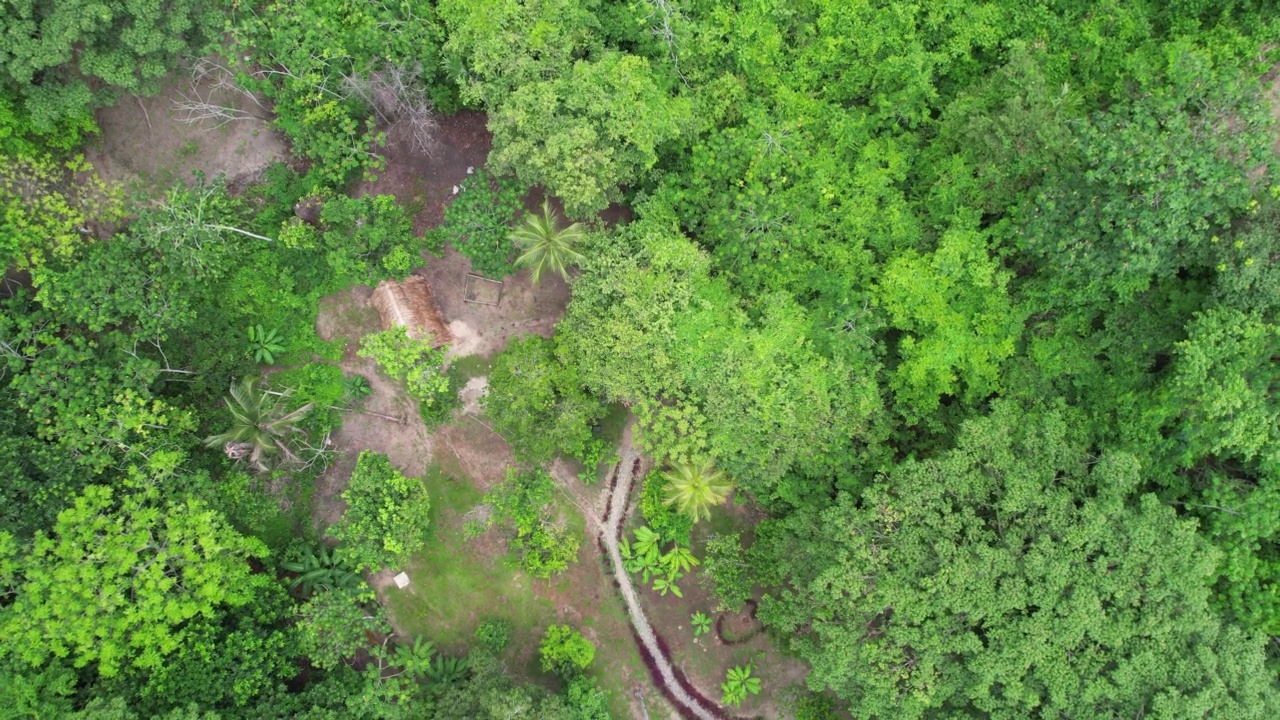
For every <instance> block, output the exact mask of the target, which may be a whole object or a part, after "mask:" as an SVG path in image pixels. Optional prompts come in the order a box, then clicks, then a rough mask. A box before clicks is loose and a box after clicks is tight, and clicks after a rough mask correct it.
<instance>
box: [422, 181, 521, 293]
mask: <svg viewBox="0 0 1280 720" xmlns="http://www.w3.org/2000/svg"><path fill="white" fill-rule="evenodd" d="M527 190H528V187H527V186H526V185H523V184H521V183H520V182H518V181H516V180H513V179H509V178H499V177H495V176H493V175H491V174H489V173H488V172H487V171H485V170H484V169H483V168H482V169H479V170H477V171H476V172H475V174H474V175H472V176H470V177H468V178H467V179H466V180H463V181H462V183H461V184H459V186H458V194H457V195H456V196H455V197H454V198H453V202H451V203H449V206H448V207H446V208H445V210H444V222H443V223H441V224H440V226H439V227H438V228H435V229H433V230H431V232H430V233H429V234H428V236H429V237H431V238H433V239H435V241H436V242H440V243H443V242H448V243H449V244H451V245H453V246H454V247H455V248H456V249H457V250H458V252H460V253H462V254H463V255H465V256H466V257H467V259H468V260H470V261H471V269H472V270H473V271H475V272H477V273H479V274H481V275H484V276H485V277H489V278H494V279H498V278H502V277H506V276H507V275H510V274H511V273H513V272H515V266H514V265H512V261H513V259H514V256H515V251H516V248H515V244H514V243H512V242H511V238H510V234H511V224H512V223H514V222H515V219H516V212H517V211H518V210H519V209H520V197H521V196H523V195H524V194H525V192H526V191H527Z"/></svg>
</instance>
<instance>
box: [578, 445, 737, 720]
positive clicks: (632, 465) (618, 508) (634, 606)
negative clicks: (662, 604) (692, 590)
mask: <svg viewBox="0 0 1280 720" xmlns="http://www.w3.org/2000/svg"><path fill="white" fill-rule="evenodd" d="M630 435H631V433H630V432H627V433H624V435H623V442H622V445H621V446H620V447H619V453H618V454H619V457H620V460H619V461H618V469H617V478H616V481H615V483H614V486H613V492H612V494H611V496H610V497H609V515H608V516H607V517H606V518H605V522H604V529H603V534H602V540H603V541H604V546H605V550H606V551H607V552H608V553H609V561H610V564H611V565H612V566H613V577H614V580H615V581H616V582H617V584H618V588H619V590H620V591H621V592H622V599H623V600H624V601H625V602H626V604H627V614H628V615H629V616H630V617H631V626H632V627H633V628H634V629H635V633H636V637H637V638H639V640H640V642H641V643H642V644H643V645H644V649H645V650H646V651H647V653H648V655H649V657H651V658H653V664H654V667H655V668H656V669H657V671H658V675H659V677H660V678H661V680H662V684H663V686H664V688H663V689H664V690H665V692H666V693H667V695H668V696H669V697H671V698H673V699H674V700H675V701H676V702H677V703H678V704H679V705H681V706H683V707H684V708H685V709H686V710H687V711H688V712H691V713H693V715H694V717H697V718H699V720H719V718H720V717H721V716H720V714H719V713H718V712H717V709H716V708H708V707H706V706H705V705H704V704H703V702H702V701H701V700H700V699H698V698H695V697H693V696H691V695H690V694H689V693H687V692H685V689H684V687H682V686H681V684H680V682H679V680H677V679H676V673H675V669H674V668H672V667H671V659H670V658H669V657H668V656H667V652H666V649H665V648H664V647H663V646H662V644H661V643H659V642H658V637H657V635H656V634H654V632H653V627H652V626H650V625H649V618H648V617H646V616H645V612H644V608H642V607H641V606H640V598H639V597H638V596H637V595H636V589H635V586H633V585H632V584H631V574H630V573H628V572H627V570H626V568H625V567H623V565H622V552H621V551H620V550H619V549H618V537H619V536H620V534H621V532H622V522H623V519H624V518H625V517H626V510H627V504H628V501H629V498H630V497H631V486H632V485H634V484H635V476H636V472H635V470H636V468H637V467H638V466H639V465H640V454H639V453H637V452H636V451H635V450H634V449H633V448H632V447H631V442H630Z"/></svg>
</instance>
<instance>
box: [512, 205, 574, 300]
mask: <svg viewBox="0 0 1280 720" xmlns="http://www.w3.org/2000/svg"><path fill="white" fill-rule="evenodd" d="M584 236H585V230H584V228H583V227H582V224H581V223H570V224H569V226H568V227H563V228H560V229H558V230H557V229H556V218H555V214H554V213H553V212H552V210H551V202H550V201H548V200H546V199H543V201H542V213H541V214H535V213H529V215H528V217H526V218H525V219H524V222H523V223H521V224H520V226H519V227H517V228H516V229H515V230H513V231H512V232H511V241H512V242H514V243H515V244H516V245H517V246H519V247H521V248H524V253H522V254H521V255H520V257H518V258H516V264H517V265H521V266H523V267H527V268H529V269H530V277H531V278H532V279H533V282H534V283H535V284H536V283H537V282H538V279H539V278H541V277H542V273H543V271H545V270H550V271H552V272H554V273H556V274H558V275H559V276H560V277H562V278H564V279H565V280H566V281H568V280H569V267H568V266H569V265H576V264H578V263H581V262H582V261H583V259H584V258H583V257H582V254H581V253H579V252H578V251H577V250H575V249H574V246H575V245H577V244H579V243H581V242H582V239H583V237H584Z"/></svg>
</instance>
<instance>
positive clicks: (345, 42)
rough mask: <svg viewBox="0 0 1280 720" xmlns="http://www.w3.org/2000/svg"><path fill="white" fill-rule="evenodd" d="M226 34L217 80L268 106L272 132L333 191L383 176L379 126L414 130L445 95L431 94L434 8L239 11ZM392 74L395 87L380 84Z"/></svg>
mask: <svg viewBox="0 0 1280 720" xmlns="http://www.w3.org/2000/svg"><path fill="white" fill-rule="evenodd" d="M229 31H230V32H229V39H230V42H229V43H226V44H225V45H224V46H223V47H222V48H221V50H222V53H223V55H224V59H225V66H223V67H221V68H219V69H217V70H216V72H218V73H221V74H232V75H233V76H234V78H235V81H236V82H237V84H239V85H240V86H242V87H245V88H247V89H250V90H254V91H257V92H261V93H262V94H264V95H265V96H266V97H267V98H269V99H270V100H271V101H272V110H273V111H274V114H275V116H276V117H275V124H276V126H277V127H279V128H280V129H281V130H282V131H284V133H285V134H286V135H288V136H289V139H290V141H291V142H292V145H293V151H294V152H295V153H296V154H298V155H300V156H303V157H306V158H308V159H309V160H311V161H312V163H314V168H313V172H314V173H315V175H316V176H317V177H319V178H322V179H323V181H324V182H325V183H326V184H327V185H329V186H330V187H339V188H340V187H344V186H345V185H346V183H347V182H348V181H350V180H351V179H352V178H353V177H355V176H357V175H359V174H361V173H364V174H366V175H368V174H369V173H372V172H375V171H377V170H379V169H381V167H382V166H383V160H382V158H381V157H380V156H379V155H378V154H377V152H376V151H377V150H378V149H379V148H380V147H381V146H382V145H383V144H384V143H385V142H386V141H387V139H388V137H387V134H386V133H384V132H381V131H380V130H379V127H378V126H379V124H380V123H381V124H382V126H383V127H384V128H386V127H388V126H391V125H394V124H395V123H396V122H397V121H407V122H405V125H409V124H412V122H413V119H412V118H409V117H407V116H408V115H411V114H414V113H420V114H425V115H427V116H429V115H430V111H431V109H432V107H433V105H435V104H436V102H435V101H436V100H447V99H448V96H449V94H448V93H447V92H446V93H443V94H442V93H441V92H440V91H439V90H438V89H437V85H438V82H437V78H436V69H437V68H438V66H439V63H438V57H439V55H438V48H439V43H440V38H439V29H438V27H437V25H436V23H435V18H434V12H433V11H432V9H431V8H422V7H409V6H402V5H398V4H381V3H379V4H368V3H352V2H316V3H307V4H304V5H298V4H296V3H292V2H282V1H278V2H268V3H263V4H260V5H253V6H250V5H243V4H241V5H236V6H235V7H233V10H232V14H231V22H230V26H229ZM388 73H394V80H395V82H386V81H388V80H391V79H392V78H391V77H388ZM379 75H381V77H382V80H383V81H382V82H380V81H379V80H377V79H376V76H379ZM375 88H376V89H377V90H381V91H382V92H375ZM409 110H412V111H414V112H413V113H411V112H406V111H409ZM371 116H373V117H371ZM375 118H376V121H375Z"/></svg>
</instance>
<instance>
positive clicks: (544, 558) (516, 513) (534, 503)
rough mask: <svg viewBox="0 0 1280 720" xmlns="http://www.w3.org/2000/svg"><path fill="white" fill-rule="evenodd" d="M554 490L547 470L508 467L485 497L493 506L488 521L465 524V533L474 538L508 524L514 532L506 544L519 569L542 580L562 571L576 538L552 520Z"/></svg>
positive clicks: (573, 552)
mask: <svg viewBox="0 0 1280 720" xmlns="http://www.w3.org/2000/svg"><path fill="white" fill-rule="evenodd" d="M554 492H555V480H553V479H552V478H551V476H550V475H548V474H547V473H546V471H544V470H533V471H529V472H517V471H516V469H515V468H507V477H506V480H504V481H503V482H501V483H499V484H498V485H497V486H496V487H494V488H493V489H492V490H490V491H489V492H488V493H487V494H486V495H485V496H484V502H485V503H487V504H489V505H490V506H491V507H492V512H491V513H490V514H489V517H488V520H487V521H485V522H472V523H468V526H467V529H466V533H467V535H468V536H472V537H474V536H476V535H478V534H481V533H483V532H485V531H487V530H488V529H489V528H490V527H492V526H493V525H494V524H502V525H507V524H510V526H511V529H513V530H514V531H515V535H514V537H512V538H511V540H510V541H509V545H510V547H511V549H512V550H513V551H514V552H516V554H517V555H518V556H519V562H520V566H521V567H522V568H524V569H525V570H526V571H527V572H528V573H529V574H531V575H533V576H534V577H537V578H542V579H544V580H545V579H547V578H549V577H551V575H552V574H553V573H558V572H563V571H564V570H565V569H566V568H567V567H569V562H570V561H576V560H577V557H578V547H579V541H578V538H576V537H574V536H572V535H570V534H569V533H568V531H567V530H566V529H565V527H564V526H563V525H562V524H559V523H557V522H555V519H554V517H553V514H554V511H555V506H554V504H553V503H552V500H553V499H554V497H555V495H554Z"/></svg>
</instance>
